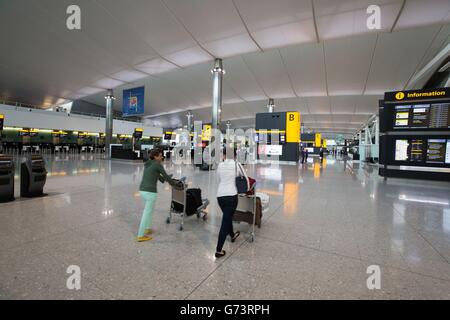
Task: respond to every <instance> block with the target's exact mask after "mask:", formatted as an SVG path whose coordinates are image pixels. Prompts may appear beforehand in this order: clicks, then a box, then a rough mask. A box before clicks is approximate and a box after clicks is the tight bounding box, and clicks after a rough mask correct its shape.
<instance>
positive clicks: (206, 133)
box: [202, 124, 212, 141]
mask: <svg viewBox="0 0 450 320" xmlns="http://www.w3.org/2000/svg"><path fill="white" fill-rule="evenodd" d="M211 128H212V126H211V125H210V124H205V125H203V130H202V141H209V139H210V138H211Z"/></svg>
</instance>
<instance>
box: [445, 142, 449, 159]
mask: <svg viewBox="0 0 450 320" xmlns="http://www.w3.org/2000/svg"><path fill="white" fill-rule="evenodd" d="M445 163H446V164H450V139H448V140H447V148H446V149H445Z"/></svg>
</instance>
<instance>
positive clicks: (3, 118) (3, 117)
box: [0, 114, 5, 131]
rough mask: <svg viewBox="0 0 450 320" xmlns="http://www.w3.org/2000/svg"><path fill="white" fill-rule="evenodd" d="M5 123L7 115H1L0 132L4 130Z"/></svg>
mask: <svg viewBox="0 0 450 320" xmlns="http://www.w3.org/2000/svg"><path fill="white" fill-rule="evenodd" d="M4 121H5V115H3V114H0V131H2V130H3V125H4Z"/></svg>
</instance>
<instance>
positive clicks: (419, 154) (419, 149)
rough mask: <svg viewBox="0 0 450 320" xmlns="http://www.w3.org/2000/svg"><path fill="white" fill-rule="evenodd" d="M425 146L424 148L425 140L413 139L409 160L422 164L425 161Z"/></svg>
mask: <svg viewBox="0 0 450 320" xmlns="http://www.w3.org/2000/svg"><path fill="white" fill-rule="evenodd" d="M423 146H424V141H423V140H421V139H412V140H411V149H410V156H409V160H411V161H414V162H422V161H423Z"/></svg>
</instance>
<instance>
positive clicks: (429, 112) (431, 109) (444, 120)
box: [394, 103, 450, 129]
mask: <svg viewBox="0 0 450 320" xmlns="http://www.w3.org/2000/svg"><path fill="white" fill-rule="evenodd" d="M449 109H450V103H433V104H415V105H401V106H395V110H394V129H448V128H450V111H449Z"/></svg>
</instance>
